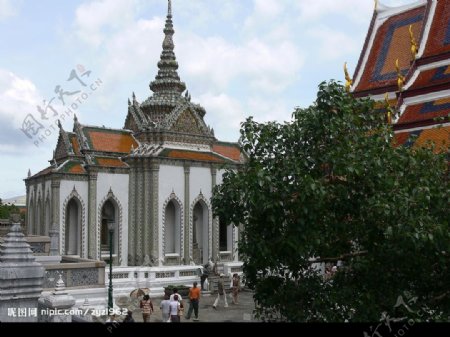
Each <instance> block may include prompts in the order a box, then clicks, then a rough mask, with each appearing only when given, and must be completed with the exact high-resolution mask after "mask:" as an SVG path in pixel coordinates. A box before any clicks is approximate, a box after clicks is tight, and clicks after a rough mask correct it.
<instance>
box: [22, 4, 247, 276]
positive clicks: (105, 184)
mask: <svg viewBox="0 0 450 337" xmlns="http://www.w3.org/2000/svg"><path fill="white" fill-rule="evenodd" d="M174 33H175V31H174V28H173V23H172V9H171V2H170V0H169V6H168V13H167V18H166V22H165V27H164V40H163V43H162V53H161V57H160V60H159V62H158V73H157V75H156V78H155V79H154V80H153V81H152V82H150V90H151V92H152V93H151V95H150V96H149V97H148V98H146V99H145V100H144V101H143V102H138V100H137V98H136V97H135V95H134V93H133V94H132V95H131V97H130V99H129V100H128V107H127V108H128V110H127V111H126V113H125V111H124V128H123V129H112V128H106V127H97V126H89V125H85V124H82V122H81V121H79V120H78V119H77V117H75V118H74V125H73V130H72V131H66V130H64V129H63V127H62V125H61V124H59V138H58V141H57V144H56V149H55V151H54V155H53V158H52V159H51V160H50V166H49V167H47V168H45V169H43V170H42V171H40V172H39V173H37V174H34V175H31V174H29V176H28V178H27V179H25V183H26V191H27V198H26V202H27V208H28V216H27V220H26V225H27V230H28V234H30V235H45V236H48V235H49V230H52V229H56V230H57V231H58V232H59V253H60V254H61V255H62V256H69V257H71V258H81V259H83V258H84V259H93V260H108V259H109V252H110V250H109V233H110V232H109V229H108V225H112V226H113V227H112V228H111V230H112V233H113V239H112V251H113V261H114V265H115V266H117V267H120V266H121V267H126V266H143V265H144V266H149V267H166V266H171V267H172V268H173V267H174V266H201V265H204V264H206V263H208V262H209V261H214V262H221V263H223V262H232V261H235V262H236V261H238V255H237V253H236V248H237V241H238V235H239V230H238V229H237V228H232V227H231V226H224V225H223V224H222V223H221V222H220V221H219V219H217V218H214V217H213V214H212V209H211V204H210V198H211V194H212V189H213V188H214V186H215V185H216V184H220V183H221V181H222V174H223V173H224V172H225V169H226V168H231V169H236V168H238V167H239V166H240V165H241V164H242V162H243V161H244V160H245V158H244V156H243V154H242V152H241V150H240V147H239V145H238V143H229V142H221V141H219V140H217V139H216V138H215V136H214V130H213V129H212V128H211V127H210V126H208V125H206V124H205V121H204V116H205V114H206V111H205V109H204V108H203V107H201V106H200V105H199V104H195V103H193V102H191V95H190V94H189V92H188V91H187V90H186V84H185V83H184V82H182V81H181V80H180V77H179V75H178V73H177V69H178V63H177V61H176V57H175V53H174V48H175V46H174V41H173V35H174ZM125 107H126V105H125ZM125 107H124V108H125ZM173 275H174V274H173ZM189 282H190V281H189Z"/></svg>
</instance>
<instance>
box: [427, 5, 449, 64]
mask: <svg viewBox="0 0 450 337" xmlns="http://www.w3.org/2000/svg"><path fill="white" fill-rule="evenodd" d="M449 51H450V2H449V1H448V0H438V1H437V5H436V10H435V14H434V17H433V23H432V24H431V28H430V33H429V36H428V40H427V43H426V46H425V51H424V53H423V57H427V56H434V55H438V54H442V53H445V52H449Z"/></svg>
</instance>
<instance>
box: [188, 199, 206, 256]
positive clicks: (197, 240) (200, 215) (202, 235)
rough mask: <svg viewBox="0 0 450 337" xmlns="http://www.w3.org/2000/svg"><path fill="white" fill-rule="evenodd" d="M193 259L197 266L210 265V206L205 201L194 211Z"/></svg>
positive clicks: (198, 204)
mask: <svg viewBox="0 0 450 337" xmlns="http://www.w3.org/2000/svg"><path fill="white" fill-rule="evenodd" d="M192 220H193V221H192V241H193V242H192V247H193V259H194V262H195V263H196V264H206V263H208V228H209V223H208V221H209V213H208V206H206V204H205V202H204V201H203V200H200V201H198V202H197V203H196V204H195V206H194V210H193V219H192Z"/></svg>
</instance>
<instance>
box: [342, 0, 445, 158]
mask: <svg viewBox="0 0 450 337" xmlns="http://www.w3.org/2000/svg"><path fill="white" fill-rule="evenodd" d="M345 70H346V69H345ZM347 75H348V74H347ZM346 80H347V82H346V86H347V88H348V90H351V91H352V92H353V94H354V95H355V96H356V97H365V96H370V97H371V98H372V99H374V100H375V101H377V102H378V104H377V107H378V109H379V110H380V111H384V112H385V113H386V117H387V121H388V122H389V123H393V128H394V132H395V139H396V143H397V145H406V146H423V145H426V144H427V143H428V142H433V143H434V144H435V146H436V148H435V149H436V151H444V152H447V153H448V148H449V145H450V123H449V112H450V1H448V0H419V1H416V2H414V3H411V4H409V5H405V6H401V7H396V8H390V7H386V6H383V5H381V4H378V1H375V11H374V14H373V17H372V21H371V23H370V27H369V31H368V34H367V37H366V41H365V43H364V47H363V50H362V52H361V56H360V59H359V62H358V65H357V67H356V71H355V74H354V77H353V79H350V77H349V76H346ZM394 111H398V112H399V113H398V114H394V113H393V112H394ZM411 136H414V137H411Z"/></svg>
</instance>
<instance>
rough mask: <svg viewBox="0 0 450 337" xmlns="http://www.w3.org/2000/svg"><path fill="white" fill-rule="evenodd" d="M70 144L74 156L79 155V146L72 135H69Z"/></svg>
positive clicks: (75, 137)
mask: <svg viewBox="0 0 450 337" xmlns="http://www.w3.org/2000/svg"><path fill="white" fill-rule="evenodd" d="M69 139H70V142H71V143H72V148H73V152H74V153H75V154H76V155H80V145H79V144H78V139H77V136H76V135H74V134H71V135H69Z"/></svg>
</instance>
